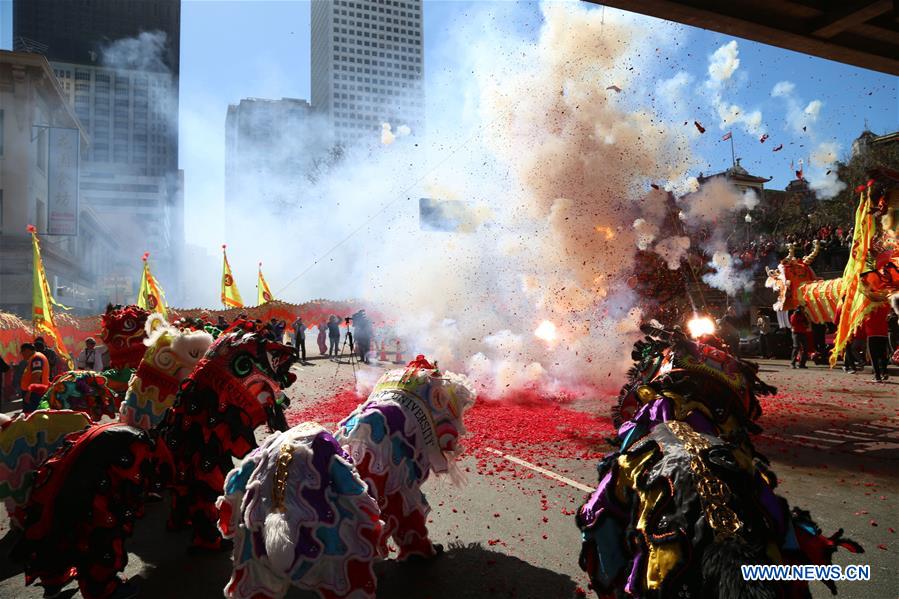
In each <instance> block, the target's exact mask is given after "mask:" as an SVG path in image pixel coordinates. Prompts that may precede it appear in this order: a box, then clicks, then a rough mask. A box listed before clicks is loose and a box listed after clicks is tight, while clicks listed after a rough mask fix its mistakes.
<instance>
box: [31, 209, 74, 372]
mask: <svg viewBox="0 0 899 599" xmlns="http://www.w3.org/2000/svg"><path fill="white" fill-rule="evenodd" d="M28 232H29V233H31V246H32V249H33V255H34V278H33V280H32V281H33V283H32V298H31V304H32V311H31V324H32V326H33V327H34V333H35V335H38V334H40V335H43V336H45V337H50V339H52V340H53V345H54V346H55V347H56V353H57V354H58V355H59V357H61V358H62V359H63V360H65V361H66V363H67V364H68V368H71V367H72V357H71V356H70V355H69V350H67V349H66V346H65V343H63V341H62V335H60V334H59V331H58V330H57V328H56V321H55V319H54V318H53V304H56V302H54V301H53V296H52V295H51V294H50V285H49V284H48V283H47V273H46V272H44V262H43V260H41V244H40V242H39V241H38V238H37V228H36V227H35V226H34V225H28ZM57 305H59V304H57Z"/></svg>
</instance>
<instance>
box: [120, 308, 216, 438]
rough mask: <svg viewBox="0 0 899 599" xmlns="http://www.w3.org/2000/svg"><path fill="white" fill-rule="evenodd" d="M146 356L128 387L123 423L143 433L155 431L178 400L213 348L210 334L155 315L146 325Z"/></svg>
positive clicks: (122, 411)
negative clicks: (189, 378)
mask: <svg viewBox="0 0 899 599" xmlns="http://www.w3.org/2000/svg"><path fill="white" fill-rule="evenodd" d="M145 330H146V334H147V338H146V339H144V341H143V343H144V345H145V346H146V353H144V357H143V359H141V361H140V365H139V366H138V367H137V371H136V372H135V373H134V375H133V376H132V377H131V381H130V382H129V383H128V391H127V393H126V394H125V401H124V402H123V403H122V407H121V420H122V422H125V423H126V424H130V425H132V426H136V427H138V428H142V429H146V430H149V429H152V428H155V427H156V426H157V425H158V424H159V423H160V422H162V418H163V415H164V414H165V411H166V410H167V409H168V408H170V407H172V405H173V404H174V403H175V396H176V395H177V394H178V389H180V388H181V381H183V380H184V379H186V378H187V377H188V375H189V374H190V373H191V371H192V370H193V369H194V366H196V364H197V362H199V360H200V358H202V357H203V355H204V354H205V353H206V350H208V349H209V346H210V345H212V335H210V334H209V333H207V332H206V331H193V330H179V329H177V328H175V327H173V326H171V325H169V324H168V323H167V322H166V321H165V319H164V318H163V317H162V315H161V314H151V315H150V317H149V318H147V322H146V324H145Z"/></svg>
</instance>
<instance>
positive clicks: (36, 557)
mask: <svg viewBox="0 0 899 599" xmlns="http://www.w3.org/2000/svg"><path fill="white" fill-rule="evenodd" d="M171 474H172V462H171V456H170V455H169V452H168V449H167V448H166V446H165V444H164V443H162V442H161V441H158V440H157V439H155V438H154V437H151V436H150V434H149V433H147V432H146V431H143V430H140V429H136V428H133V427H130V426H127V425H125V424H122V423H120V422H110V423H104V424H93V425H91V426H90V427H88V428H85V429H84V430H82V431H78V432H74V433H71V434H70V435H69V436H68V437H66V440H65V443H64V444H63V445H62V446H61V447H60V448H59V449H58V450H57V451H56V452H55V453H54V454H53V455H51V456H50V458H49V459H47V461H46V462H44V463H43V464H41V466H40V467H39V468H38V471H37V474H36V476H35V478H34V483H33V486H32V489H31V494H30V497H29V498H28V502H27V504H26V506H25V508H24V510H23V511H24V514H25V518H24V525H25V531H24V536H23V537H22V539H20V540H19V542H18V544H17V545H16V547H15V549H14V550H13V554H12V557H13V559H14V560H17V561H21V562H24V566H25V581H26V584H32V583H33V582H35V581H36V580H40V581H41V583H42V584H43V586H44V587H45V589H46V590H47V592H48V594H53V593H54V592H55V590H58V589H61V588H62V587H63V586H65V585H66V584H68V582H69V581H70V580H72V579H77V581H78V586H79V588H80V590H81V594H82V596H83V597H85V598H86V599H94V598H105V597H109V596H111V595H113V594H114V593H116V591H117V589H119V587H120V586H121V585H122V584H123V583H124V581H123V580H122V579H121V578H119V575H118V573H119V572H121V571H122V570H124V568H125V565H126V563H127V561H128V553H127V551H126V550H125V546H124V543H125V539H126V538H127V537H129V536H130V535H131V532H132V529H133V526H134V520H135V519H136V518H137V517H139V516H140V515H141V514H142V512H143V506H144V497H145V494H146V493H147V492H159V491H160V490H161V489H162V487H163V485H164V484H165V483H166V481H167V480H168V479H169V478H170V477H171Z"/></svg>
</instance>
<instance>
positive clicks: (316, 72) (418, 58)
mask: <svg viewBox="0 0 899 599" xmlns="http://www.w3.org/2000/svg"><path fill="white" fill-rule="evenodd" d="M423 80H424V39H423V27H422V0H333V1H326V0H313V2H312V106H313V107H314V108H315V110H316V111H317V112H320V113H321V114H323V115H324V116H325V117H326V119H327V120H328V122H329V123H330V125H331V129H332V131H333V135H334V138H335V141H337V142H339V143H347V142H349V141H351V140H355V139H359V138H360V137H366V136H367V135H369V134H370V135H372V136H374V135H376V134H377V133H379V132H380V131H381V127H382V124H383V123H385V122H386V123H390V125H391V126H392V127H393V128H394V130H396V129H397V128H398V127H401V126H406V127H409V129H410V130H411V131H412V133H413V134H414V133H416V132H419V131H421V129H422V128H423V127H424V88H423Z"/></svg>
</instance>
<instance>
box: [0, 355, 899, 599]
mask: <svg viewBox="0 0 899 599" xmlns="http://www.w3.org/2000/svg"><path fill="white" fill-rule="evenodd" d="M761 366H762V372H761V376H762V377H763V379H764V380H765V381H766V382H769V383H771V384H774V385H776V386H777V387H778V388H779V390H780V391H779V393H778V395H777V396H775V397H774V398H770V399H765V400H764V401H763V407H764V409H765V415H763V417H762V419H761V421H760V424H761V426H762V427H763V428H764V429H765V431H764V432H763V433H762V434H761V435H760V436H759V437H757V438H756V440H755V442H756V446H757V448H758V449H759V450H760V451H761V452H762V453H765V454H766V455H768V456H769V457H770V458H771V461H772V467H773V469H774V471H775V472H776V473H777V474H778V476H779V477H780V486H779V487H778V492H779V493H780V494H782V495H784V496H785V497H786V498H787V499H788V500H789V502H790V504H791V505H797V506H801V507H803V508H806V509H809V510H811V512H812V515H813V516H814V518H815V519H816V521H817V522H818V524H819V525H820V526H821V527H822V529H823V530H824V531H825V533H827V534H830V533H832V532H834V531H836V530H837V529H838V528H844V529H845V534H846V536H848V537H850V538H852V539H854V540H856V541H858V542H860V543H861V544H862V545H863V546H864V547H865V551H866V552H865V553H864V554H861V555H853V554H849V553H848V552H846V551H840V552H839V553H838V554H837V556H836V558H835V563H837V564H840V565H847V564H870V565H871V574H872V580H871V581H870V582H844V583H838V587H839V591H840V593H839V596H840V597H850V598H853V597H856V598H864V599H876V598H881V597H882V598H896V597H899V574H897V570H899V568H897V567H899V559H897V552H899V542H897V535H896V533H895V529H896V528H899V518H897V516H899V507H897V506H899V504H897V497H899V470H897V466H899V384H897V381H899V376H895V377H894V378H893V379H892V380H891V381H890V383H888V384H876V383H871V382H868V381H867V379H869V378H870V376H871V375H870V373H868V374H857V375H849V374H845V373H843V372H841V371H839V370H828V369H826V368H825V367H820V366H810V367H809V369H807V370H791V369H789V365H788V364H786V363H785V362H782V361H763V362H762V365H761ZM385 367H387V366H386V365H385ZM295 368H296V371H297V374H298V381H297V383H296V384H295V385H294V386H293V387H292V388H291V389H290V395H291V398H292V405H291V412H296V411H299V410H303V409H306V408H309V407H310V406H316V405H320V402H322V401H323V400H326V399H327V398H329V397H330V396H331V395H333V393H334V391H335V390H336V389H337V388H339V387H341V386H346V385H351V384H352V383H353V377H354V371H353V369H352V368H351V366H350V365H348V364H336V363H334V362H330V361H327V360H312V361H311V362H310V363H309V364H308V365H304V366H297V367H295ZM379 369H381V367H378V366H363V367H361V368H360V369H359V372H358V373H357V374H358V376H359V377H362V378H364V379H365V380H368V381H371V380H374V379H375V378H376V377H377V376H378V374H379ZM897 374H899V373H897ZM611 403H612V398H611V397H598V398H591V399H589V400H585V401H580V402H578V403H577V405H576V409H578V410H584V411H589V412H591V413H595V414H597V415H600V416H605V415H607V414H608V410H609V407H610V406H611ZM313 411H314V410H313ZM343 415H345V414H341V415H339V416H338V417H341V416H343ZM323 417H324V415H323ZM323 424H328V425H330V424H333V422H328V421H327V418H325V421H324V422H323ZM505 424H506V423H504V422H497V423H496V426H497V427H502V426H504V425H505ZM472 449H477V450H478V451H475V452H473V455H472V454H469V455H467V456H466V457H464V458H463V459H462V460H461V462H460V466H461V469H462V470H463V471H464V472H465V474H466V477H467V481H466V483H465V484H464V485H461V486H455V485H453V484H451V483H450V482H448V481H446V480H443V479H438V480H434V479H433V478H432V480H431V481H429V482H428V483H427V485H426V486H425V492H426V494H427V496H428V499H429V502H430V504H431V506H432V508H433V511H432V512H431V516H430V520H429V528H430V531H431V537H432V539H433V540H434V541H435V542H439V543H442V544H444V546H445V547H446V553H445V554H444V555H443V556H441V557H439V558H437V559H434V560H432V561H430V562H426V563H419V564H399V563H396V562H393V561H387V562H384V563H382V564H379V565H378V566H377V568H376V570H377V573H378V576H379V585H380V586H379V592H378V597H383V598H388V597H389V598H410V599H413V598H422V599H425V598H431V599H442V598H446V599H449V598H453V599H455V598H464V597H517V598H535V599H536V598H541V599H542V598H554V597H559V598H570V597H579V596H583V594H584V593H585V592H586V594H587V595H588V596H590V595H592V592H591V591H589V589H588V585H587V578H586V576H585V575H584V574H583V573H582V572H581V571H580V569H579V568H578V566H577V557H578V552H579V550H580V539H579V533H578V531H577V528H576V527H575V524H574V516H573V513H574V510H575V509H576V508H577V506H578V505H580V503H581V501H582V500H583V497H584V494H585V490H586V489H589V488H591V487H593V486H595V484H596V470H595V465H596V460H595V459H592V458H591V459H584V458H582V457H580V454H578V453H577V452H564V451H554V450H553V449H552V448H551V447H549V446H548V448H547V450H546V452H545V454H541V453H539V452H538V453H536V454H535V452H534V448H533V447H530V448H524V447H523V448H522V451H524V450H525V449H527V453H523V454H522V455H526V457H527V459H526V460H524V462H525V463H524V464H522V463H521V456H517V455H515V450H514V448H513V449H509V448H508V447H506V448H504V449H502V450H501V451H500V452H499V454H496V453H493V451H491V450H492V449H493V448H492V447H488V446H483V447H479V448H472ZM593 449H594V450H595V452H596V453H600V452H603V451H605V450H607V449H608V448H607V447H605V446H601V445H599V446H596V447H594V448H593ZM535 455H536V456H537V457H535ZM510 460H511V461H510ZM516 460H517V461H516ZM0 510H2V508H0ZM165 518H166V506H165V505H164V504H151V505H149V506H148V509H147V515H146V517H145V518H144V519H143V520H142V521H140V522H139V523H138V525H137V527H136V533H135V536H134V537H133V538H132V539H131V540H130V542H129V544H128V548H129V551H130V560H129V564H128V568H127V570H126V574H127V575H129V576H134V577H138V579H139V581H140V587H141V594H140V596H141V597H154V598H156V597H193V598H205V597H221V596H222V595H221V592H222V587H223V586H224V584H225V582H226V581H227V579H228V576H229V574H230V555H229V554H227V553H225V554H215V555H204V556H199V557H197V556H189V555H188V554H187V553H186V548H187V544H188V537H187V533H177V534H176V533H168V532H166V531H165ZM8 531H9V525H8V521H7V520H6V518H5V515H4V517H3V518H2V519H0V537H4V535H5V538H2V541H0V555H4V556H5V555H6V554H7V552H8V550H9V548H10V547H11V545H12V542H13V533H9V534H7V533H8ZM69 588H70V590H69V591H67V593H66V594H65V595H64V597H67V598H68V597H80V594H79V593H78V592H77V589H76V587H75V586H74V585H72V586H71V587H69ZM811 588H812V593H813V596H814V597H816V598H823V597H830V593H829V591H828V590H827V589H826V587H824V585H823V584H820V583H811ZM41 596H42V593H41V590H40V589H39V588H34V587H25V586H24V576H23V575H22V573H21V569H20V568H19V567H18V566H17V565H15V564H12V563H10V562H9V560H0V598H13V597H15V598H31V597H41ZM313 596H314V595H312V594H310V593H305V592H301V591H298V590H292V591H291V592H290V593H289V594H288V597H291V598H297V599H298V598H311V597H313Z"/></svg>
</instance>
